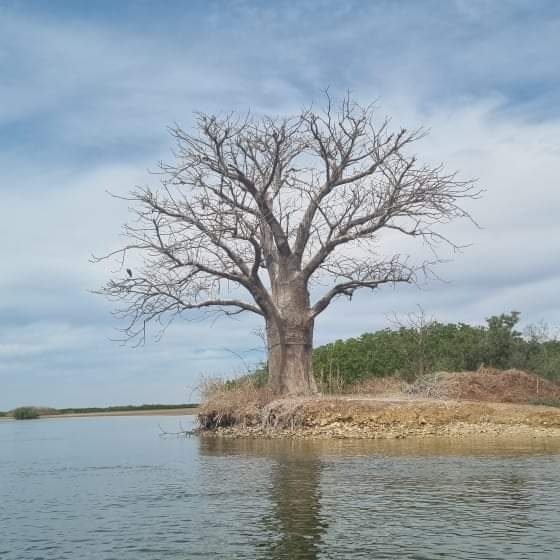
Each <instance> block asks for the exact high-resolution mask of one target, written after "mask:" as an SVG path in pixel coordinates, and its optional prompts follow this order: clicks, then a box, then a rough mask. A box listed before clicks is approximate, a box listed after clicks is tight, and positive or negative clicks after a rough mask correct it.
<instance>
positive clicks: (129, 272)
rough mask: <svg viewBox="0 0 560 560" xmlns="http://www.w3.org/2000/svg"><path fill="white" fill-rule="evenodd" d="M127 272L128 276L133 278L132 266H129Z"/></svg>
mask: <svg viewBox="0 0 560 560" xmlns="http://www.w3.org/2000/svg"><path fill="white" fill-rule="evenodd" d="M126 273H127V274H128V276H129V277H130V278H132V270H130V268H127V269H126Z"/></svg>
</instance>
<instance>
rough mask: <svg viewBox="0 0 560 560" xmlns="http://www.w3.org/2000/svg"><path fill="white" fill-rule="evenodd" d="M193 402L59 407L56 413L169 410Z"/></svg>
mask: <svg viewBox="0 0 560 560" xmlns="http://www.w3.org/2000/svg"><path fill="white" fill-rule="evenodd" d="M197 406H198V405H197V404H195V403H186V404H141V405H132V404H129V405H122V406H106V407H98V406H91V407H86V408H59V409H57V410H56V412H57V413H58V414H88V413H91V412H132V411H136V410H170V409H175V408H196V407H197Z"/></svg>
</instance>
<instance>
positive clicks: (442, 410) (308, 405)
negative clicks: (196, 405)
mask: <svg viewBox="0 0 560 560" xmlns="http://www.w3.org/2000/svg"><path fill="white" fill-rule="evenodd" d="M199 423H200V424H201V426H202V429H201V433H202V434H206V435H221V436H229V437H273V438H282V437H301V438H369V439H383V438H406V437H433V436H452V437H463V436H473V435H477V434H484V435H488V436H498V435H509V436H516V435H519V436H524V437H527V436H529V437H554V438H560V409H558V408H554V407H546V406H533V405H521V404H510V403H490V402H472V401H455V400H436V399H418V398H404V397H395V398H389V397H385V398H383V397H377V398H375V397H338V398H327V397H319V398H310V399H283V400H275V401H272V402H270V403H268V404H266V405H264V406H263V407H262V408H261V407H252V408H251V409H249V410H246V411H245V413H244V414H242V415H238V416H236V417H235V418H233V417H232V418H230V419H228V418H223V417H222V418H217V417H212V412H211V411H210V410H206V411H204V413H201V414H199Z"/></svg>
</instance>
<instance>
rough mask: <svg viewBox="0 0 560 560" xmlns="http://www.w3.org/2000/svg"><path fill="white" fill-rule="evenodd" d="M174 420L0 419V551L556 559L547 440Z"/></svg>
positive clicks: (554, 485)
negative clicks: (299, 433)
mask: <svg viewBox="0 0 560 560" xmlns="http://www.w3.org/2000/svg"><path fill="white" fill-rule="evenodd" d="M182 422H183V425H184V426H185V427H188V424H189V420H186V421H185V419H184V418H183V420H182ZM178 423H179V419H178V418H174V417H169V416H168V417H157V416H136V417H110V418H100V417H96V418H65V419H53V420H46V419H45V420H37V421H27V422H13V421H1V422H0V558H2V560H16V559H17V560H20V559H21V560H32V559H37V560H39V559H53V560H54V559H56V560H63V559H67V558H72V559H79V560H82V559H90V558H91V559H95V560H109V559H115V560H128V559H130V560H132V559H134V560H144V559H154V560H156V559H158V560H159V559H168V558H169V559H175V558H180V559H190V558H227V559H230V558H243V559H250V558H263V559H265V558H266V559H281V558H289V559H297V558H305V559H308V558H309V559H314V558H325V559H327V558H340V559H350V560H352V559H355V558H368V559H372V558H375V559H379V558H411V559H412V558H414V559H439V558H449V559H477V560H478V559H490V558H492V559H506V558H507V559H508V560H512V559H528V558H530V559H533V558H547V559H548V558H549V559H560V443H556V444H555V443H553V442H548V443H546V442H545V443H542V442H541V443H538V442H537V441H536V440H532V441H518V442H517V443H515V444H501V445H496V443H495V442H491V441H486V442H482V443H478V444H476V443H472V442H471V443H468V442H467V443H464V442H463V443H449V442H447V443H446V442H443V441H441V440H440V441H436V442H430V441H419V442H416V443H414V442H412V441H407V440H404V441H401V440H399V441H394V442H364V441H355V442H352V441H340V440H335V441H326V442H325V441H323V442H310V441H299V442H298V441H270V440H252V441H247V440H243V441H239V440H237V441H236V440H219V439H211V438H206V439H202V438H189V439H177V438H161V437H159V435H158V434H159V427H158V424H161V426H162V427H163V428H164V429H166V430H168V431H169V430H171V431H173V430H176V429H177V428H178Z"/></svg>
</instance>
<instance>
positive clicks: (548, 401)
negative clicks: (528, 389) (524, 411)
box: [529, 399, 560, 408]
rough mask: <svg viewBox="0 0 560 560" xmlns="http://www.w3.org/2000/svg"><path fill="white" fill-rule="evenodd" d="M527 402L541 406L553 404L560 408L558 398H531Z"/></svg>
mask: <svg viewBox="0 0 560 560" xmlns="http://www.w3.org/2000/svg"><path fill="white" fill-rule="evenodd" d="M529 404H537V405H541V406H555V407H557V408H560V399H533V400H532V401H530V403H529Z"/></svg>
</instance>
